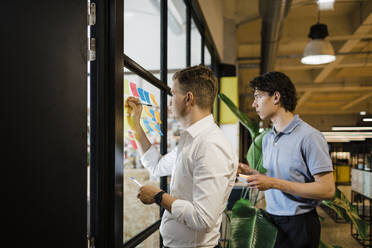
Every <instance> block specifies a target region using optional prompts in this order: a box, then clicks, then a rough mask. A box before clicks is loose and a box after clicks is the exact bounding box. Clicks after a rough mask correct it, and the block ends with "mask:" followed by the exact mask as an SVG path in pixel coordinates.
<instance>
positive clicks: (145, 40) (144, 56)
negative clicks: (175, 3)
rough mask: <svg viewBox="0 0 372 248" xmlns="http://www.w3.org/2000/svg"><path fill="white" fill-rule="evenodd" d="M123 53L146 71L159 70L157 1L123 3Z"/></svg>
mask: <svg viewBox="0 0 372 248" xmlns="http://www.w3.org/2000/svg"><path fill="white" fill-rule="evenodd" d="M124 53H125V54H126V55H127V56H128V57H130V58H131V59H133V60H134V61H136V62H137V63H138V64H140V65H141V66H142V67H143V68H145V69H146V70H149V71H159V70H160V3H159V1H153V0H125V1H124ZM158 75H159V74H158Z"/></svg>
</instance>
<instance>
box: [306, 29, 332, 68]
mask: <svg viewBox="0 0 372 248" xmlns="http://www.w3.org/2000/svg"><path fill="white" fill-rule="evenodd" d="M327 36H328V28H327V25H326V24H321V23H317V24H315V25H312V26H311V28H310V33H309V36H308V37H309V38H311V41H310V42H309V43H308V44H307V45H306V47H305V50H304V54H303V57H302V59H301V63H302V64H307V65H321V64H327V63H330V62H333V61H335V60H336V56H335V51H334V50H333V47H332V44H331V43H330V42H329V41H328V40H326V39H325V37H327Z"/></svg>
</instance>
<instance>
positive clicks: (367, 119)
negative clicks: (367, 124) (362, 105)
mask: <svg viewBox="0 0 372 248" xmlns="http://www.w3.org/2000/svg"><path fill="white" fill-rule="evenodd" d="M363 121H372V118H363Z"/></svg>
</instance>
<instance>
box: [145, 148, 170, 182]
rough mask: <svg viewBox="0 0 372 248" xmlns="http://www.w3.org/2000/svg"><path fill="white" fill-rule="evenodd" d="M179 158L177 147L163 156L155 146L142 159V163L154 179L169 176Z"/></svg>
mask: <svg viewBox="0 0 372 248" xmlns="http://www.w3.org/2000/svg"><path fill="white" fill-rule="evenodd" d="M176 157H177V147H176V148H174V149H173V150H172V151H171V152H169V153H167V154H166V155H164V156H161V155H160V153H159V152H158V150H156V148H155V147H154V146H151V147H150V148H149V149H148V150H147V151H146V152H145V154H143V156H142V157H141V163H142V164H143V166H144V167H145V168H146V169H147V170H148V171H149V172H150V174H151V175H152V176H154V177H162V176H169V175H171V173H172V167H173V165H174V162H175V161H176Z"/></svg>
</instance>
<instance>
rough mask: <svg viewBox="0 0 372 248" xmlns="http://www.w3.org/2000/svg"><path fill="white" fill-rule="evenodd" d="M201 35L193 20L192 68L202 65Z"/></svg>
mask: <svg viewBox="0 0 372 248" xmlns="http://www.w3.org/2000/svg"><path fill="white" fill-rule="evenodd" d="M201 61H202V59H201V35H200V32H199V30H198V28H197V27H196V25H195V22H194V20H193V19H191V66H193V65H200V64H201Z"/></svg>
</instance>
